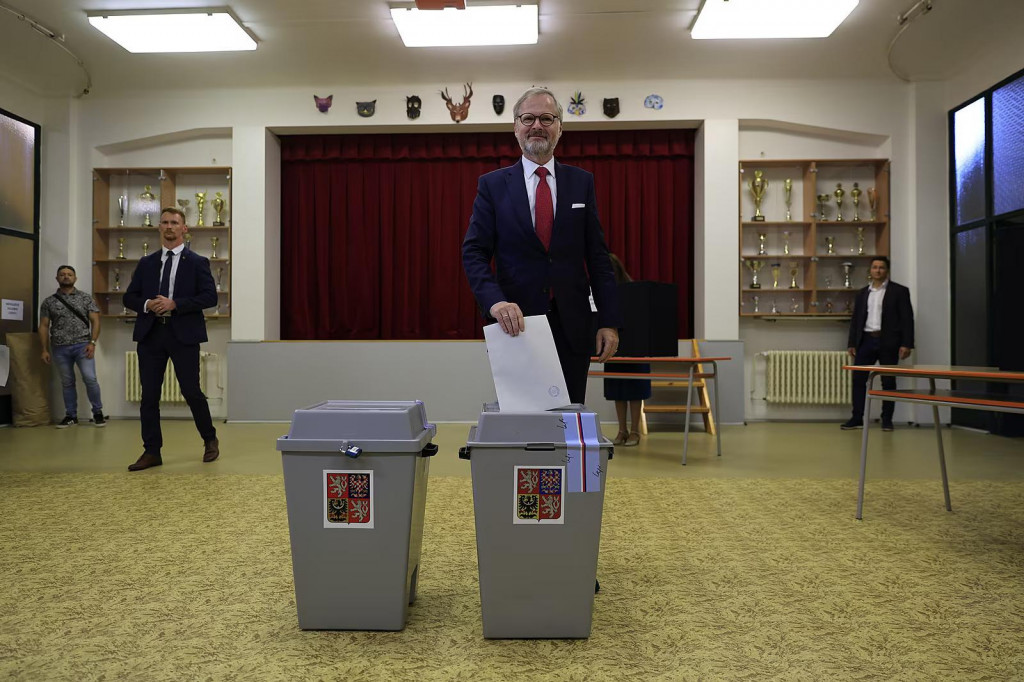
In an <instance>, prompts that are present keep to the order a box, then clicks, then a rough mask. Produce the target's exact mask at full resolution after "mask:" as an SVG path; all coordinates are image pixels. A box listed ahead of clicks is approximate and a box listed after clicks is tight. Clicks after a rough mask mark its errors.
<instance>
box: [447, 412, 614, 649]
mask: <svg viewBox="0 0 1024 682" xmlns="http://www.w3.org/2000/svg"><path fill="white" fill-rule="evenodd" d="M600 434H601V432H600V423H599V421H598V419H597V415H595V414H594V413H593V412H589V411H587V409H586V408H585V407H583V406H581V405H574V406H571V407H568V408H564V409H563V410H552V411H548V412H500V411H498V410H497V408H496V406H494V405H487V406H485V408H484V411H483V413H481V415H480V420H479V421H478V422H477V425H476V426H473V427H471V428H470V431H469V438H468V440H467V443H466V446H465V447H464V448H462V449H461V450H460V452H459V456H460V457H461V458H462V459H469V460H470V469H471V471H472V476H473V509H474V512H475V516H476V551H477V560H478V564H479V569H480V607H481V611H482V615H483V628H484V637H486V638H581V637H589V636H590V627H591V617H592V613H593V608H594V583H595V579H596V576H597V553H598V547H599V545H600V542H601V512H602V508H603V506H604V487H605V485H604V484H605V472H606V471H607V467H608V460H609V458H610V457H611V456H612V445H611V443H610V442H609V441H608V440H606V439H604V438H603V437H602V436H601V435H600ZM587 441H589V444H588V443H587Z"/></svg>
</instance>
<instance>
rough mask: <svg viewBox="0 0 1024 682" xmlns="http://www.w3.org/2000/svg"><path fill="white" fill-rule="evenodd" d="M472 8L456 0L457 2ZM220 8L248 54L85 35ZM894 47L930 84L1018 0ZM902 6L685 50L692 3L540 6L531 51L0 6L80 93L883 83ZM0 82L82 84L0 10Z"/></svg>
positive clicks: (322, 12)
mask: <svg viewBox="0 0 1024 682" xmlns="http://www.w3.org/2000/svg"><path fill="white" fill-rule="evenodd" d="M471 1H472V0H470V2H471ZM225 2H226V3H227V4H228V5H229V6H230V7H231V8H232V10H233V11H234V12H235V13H236V14H237V15H238V17H239V18H240V19H241V20H242V22H243V23H244V24H245V26H246V27H248V28H249V30H250V31H251V32H252V33H253V34H255V35H256V37H257V38H258V40H259V48H258V49H257V50H256V51H255V52H242V53H231V54H189V55H133V54H129V53H127V52H125V51H124V50H123V49H122V48H121V47H119V46H117V45H116V44H114V43H113V42H111V41H110V40H109V39H107V38H106V37H105V36H103V35H102V34H100V33H99V32H98V31H96V30H94V29H93V28H92V27H91V26H89V24H88V22H87V21H86V11H96V10H103V9H109V10H113V9H138V8H147V9H152V8H157V7H203V6H216V5H217V4H218V3H219V4H224V3H225ZM933 2H934V9H933V11H932V12H931V13H929V14H928V15H926V16H923V17H921V18H920V19H918V20H917V21H915V22H913V23H912V24H911V25H910V27H909V29H908V30H907V31H905V33H904V34H903V36H902V37H901V38H900V39H899V41H898V42H897V43H896V47H895V49H894V51H893V61H894V63H895V65H896V67H897V68H898V69H899V71H901V72H902V73H904V74H907V75H908V76H910V77H911V79H912V80H935V79H944V78H949V77H953V76H955V75H957V73H958V70H960V69H962V68H964V67H965V65H968V64H970V63H972V60H978V59H984V55H985V53H986V51H987V50H988V49H990V48H991V47H992V46H993V45H994V44H998V43H1000V42H1001V41H1014V42H1019V41H1020V36H1021V35H1024V0H933ZM913 4H914V0H861V1H860V5H859V6H858V7H857V8H856V9H855V10H854V11H853V13H852V14H851V15H850V17H849V18H848V19H847V20H846V22H845V23H844V24H843V25H842V26H840V27H839V29H838V30H837V31H836V32H835V33H834V34H833V35H832V36H831V37H829V38H827V39H821V40H786V41H698V40H692V39H691V38H690V37H689V32H688V30H687V29H688V27H689V25H690V23H691V22H692V21H693V18H694V16H695V15H696V11H697V8H698V7H699V6H700V0H540V42H539V43H538V44H537V45H530V46H518V47H491V48H418V49H409V48H405V47H404V46H403V45H402V42H401V40H400V38H399V37H398V32H397V31H396V30H395V27H394V25H393V24H392V22H391V19H390V14H389V12H388V2H387V1H386V0H210V1H208V2H203V1H202V0H0V6H8V7H13V8H15V9H17V10H19V11H22V12H24V13H26V14H28V15H29V16H30V17H32V18H33V19H35V20H37V21H38V22H40V23H42V24H44V25H45V26H47V27H48V28H50V29H52V30H54V31H55V32H57V33H59V34H63V35H64V36H65V38H66V45H67V46H68V48H69V49H70V50H71V51H73V52H74V53H75V54H76V55H77V56H78V57H79V58H80V59H82V60H83V62H84V64H85V66H86V68H87V69H88V70H89V72H90V73H91V75H92V80H93V87H92V93H93V96H104V95H107V94H114V93H118V92H124V91H137V90H140V89H148V88H231V87H259V86H266V87H281V86H289V85H303V86H310V87H313V88H316V87H319V86H336V85H339V84H348V85H373V84H380V85H384V84H404V83H423V82H437V83H439V84H449V83H452V82H464V81H490V82H503V81H533V82H537V83H547V82H556V81H560V82H569V83H571V82H573V81H579V82H585V81H595V80H603V81H609V80H612V81H614V80H641V79H650V80H661V79H677V78H681V79H702V78H709V79H730V78H766V79H767V78H826V79H828V78H834V79H850V78H895V76H893V75H892V73H891V71H890V70H889V67H888V65H887V60H886V54H887V50H888V46H889V43H890V41H891V40H892V38H893V37H894V36H895V35H896V33H897V31H898V28H899V27H898V25H897V22H896V16H897V14H898V13H900V12H902V11H904V10H906V9H908V8H909V7H911V6H912V5H913ZM0 77H3V78H7V79H9V80H11V81H14V82H16V83H18V84H20V85H22V86H24V87H27V88H29V89H31V90H33V91H35V92H37V93H39V94H44V95H69V94H76V93H78V92H79V91H81V89H82V88H83V86H84V83H85V75H84V73H83V72H82V70H81V69H79V67H78V66H76V65H75V62H74V60H73V59H72V58H71V57H70V56H69V55H68V54H66V53H65V52H63V51H62V50H61V49H60V48H59V47H58V46H56V45H54V44H52V41H50V40H48V39H46V38H44V37H43V36H42V35H40V34H39V33H37V32H36V31H34V30H32V28H31V27H30V26H29V24H27V23H26V22H23V21H20V20H19V19H18V18H17V17H16V16H14V15H13V14H11V13H9V12H6V11H3V10H2V9H0Z"/></svg>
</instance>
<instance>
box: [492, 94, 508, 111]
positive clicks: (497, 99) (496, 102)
mask: <svg viewBox="0 0 1024 682" xmlns="http://www.w3.org/2000/svg"><path fill="white" fill-rule="evenodd" d="M491 104H492V105H493V106H494V113H496V114H497V115H498V116H501V114H502V112H503V111H505V96H504V95H495V96H494V97H492V98H491Z"/></svg>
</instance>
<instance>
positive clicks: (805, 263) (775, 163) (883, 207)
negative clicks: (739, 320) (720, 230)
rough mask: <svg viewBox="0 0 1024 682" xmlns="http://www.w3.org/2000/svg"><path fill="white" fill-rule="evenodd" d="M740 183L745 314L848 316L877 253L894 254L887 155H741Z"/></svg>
mask: <svg viewBox="0 0 1024 682" xmlns="http://www.w3.org/2000/svg"><path fill="white" fill-rule="evenodd" d="M738 185H739V192H740V218H739V230H740V240H739V241H740V253H739V257H740V264H741V267H740V286H739V290H740V300H739V306H740V309H739V314H740V317H749V318H762V319H767V320H778V319H839V320H842V319H849V317H850V312H849V310H850V309H852V305H853V297H854V296H855V295H856V292H857V290H859V289H860V288H862V287H863V286H864V285H865V284H866V283H867V273H868V269H869V266H870V263H871V260H872V259H873V258H875V257H877V256H888V255H889V244H890V234H889V206H890V196H889V161H888V159H833V160H811V159H794V160H784V159H757V160H752V161H741V162H740V166H739V183H738ZM787 188H788V189H787ZM755 191H756V195H757V198H758V199H757V200H756V201H755ZM853 195H856V198H857V203H856V205H854V202H853V198H852V197H853ZM840 215H841V216H842V220H839V219H838V218H839V217H840ZM755 216H758V217H761V218H763V220H755V219H754V217H755ZM773 269H775V271H776V273H777V279H778V286H777V287H775V286H773V282H774V281H775V280H776V275H773ZM755 270H756V276H757V280H758V282H759V283H760V284H761V288H759V289H758V288H755V287H753V286H751V285H752V284H753V283H754V275H755ZM794 277H795V278H796V283H797V286H796V287H793V288H790V286H789V285H790V283H791V281H792V279H793V278H794ZM773 307H774V310H775V312H771V311H772V309H773Z"/></svg>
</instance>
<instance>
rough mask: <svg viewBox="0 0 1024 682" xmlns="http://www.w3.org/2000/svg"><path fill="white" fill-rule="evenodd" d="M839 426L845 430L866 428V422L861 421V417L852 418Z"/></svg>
mask: <svg viewBox="0 0 1024 682" xmlns="http://www.w3.org/2000/svg"><path fill="white" fill-rule="evenodd" d="M839 428H841V429H842V430H843V431H852V430H853V429H863V428H864V422H862V421H860V420H859V419H851V420H850V421H848V422H844V423H843V424H840V425H839Z"/></svg>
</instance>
